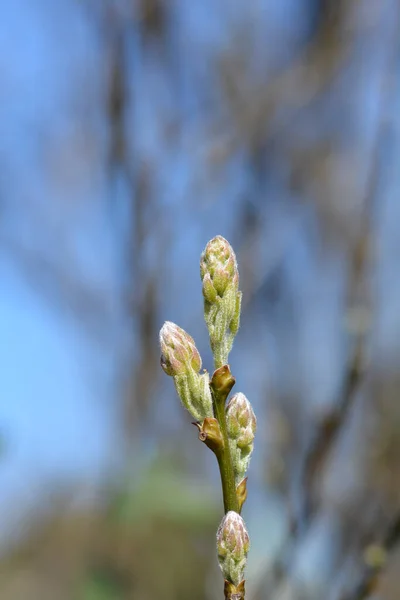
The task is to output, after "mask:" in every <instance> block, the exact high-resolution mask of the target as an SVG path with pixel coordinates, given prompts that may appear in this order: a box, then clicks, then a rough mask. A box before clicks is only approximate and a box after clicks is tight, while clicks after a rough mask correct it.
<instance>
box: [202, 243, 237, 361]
mask: <svg viewBox="0 0 400 600" xmlns="http://www.w3.org/2000/svg"><path fill="white" fill-rule="evenodd" d="M200 276H201V280H202V284H203V296H204V318H205V321H206V324H207V327H208V331H209V335H210V343H211V349H212V351H213V354H214V360H215V367H216V368H218V367H221V366H222V365H224V364H226V363H227V362H228V356H229V352H230V351H231V349H232V345H233V340H234V338H235V335H236V333H237V331H238V329H239V322H240V309H241V298H242V294H241V292H240V291H239V271H238V266H237V260H236V255H235V253H234V251H233V248H232V246H231V245H230V244H229V242H228V241H227V240H226V239H225V238H223V237H222V236H221V235H217V236H216V237H214V238H213V239H212V240H210V241H209V242H208V244H207V245H206V247H205V249H204V251H203V253H202V255H201V258H200Z"/></svg>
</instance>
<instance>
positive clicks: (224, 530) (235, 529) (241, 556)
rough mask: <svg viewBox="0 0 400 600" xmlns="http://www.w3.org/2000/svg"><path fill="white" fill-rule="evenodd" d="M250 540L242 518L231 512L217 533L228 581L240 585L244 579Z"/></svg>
mask: <svg viewBox="0 0 400 600" xmlns="http://www.w3.org/2000/svg"><path fill="white" fill-rule="evenodd" d="M249 548H250V538H249V534H248V532H247V529H246V525H245V522H244V520H243V519H242V517H241V516H240V515H239V514H238V513H236V512H234V511H229V512H228V513H227V514H226V515H225V516H224V518H223V519H222V521H221V524H220V526H219V527H218V531H217V554H218V562H219V566H220V569H221V571H222V573H223V575H224V578H225V579H226V580H227V581H230V582H231V583H233V584H234V585H236V586H237V585H239V583H241V581H243V579H244V571H245V568H246V561H247V554H248V552H249Z"/></svg>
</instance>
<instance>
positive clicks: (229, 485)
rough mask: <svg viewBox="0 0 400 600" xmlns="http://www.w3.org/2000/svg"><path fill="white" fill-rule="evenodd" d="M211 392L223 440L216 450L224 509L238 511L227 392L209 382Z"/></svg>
mask: <svg viewBox="0 0 400 600" xmlns="http://www.w3.org/2000/svg"><path fill="white" fill-rule="evenodd" d="M211 392H212V396H213V401H214V412H215V417H216V419H217V420H218V423H219V426H220V429H221V433H222V437H223V440H224V446H223V448H221V449H220V450H219V451H218V452H216V456H217V460H218V466H219V471H220V473H221V483H222V494H223V498H224V510H225V513H227V512H229V511H230V510H234V511H235V512H237V513H239V502H238V498H237V495H236V483H235V473H234V471H233V464H232V457H231V452H230V449H229V440H228V431H227V427H226V416H225V402H226V398H227V396H228V394H229V392H228V393H225V392H219V391H218V390H216V389H215V387H214V386H213V382H211Z"/></svg>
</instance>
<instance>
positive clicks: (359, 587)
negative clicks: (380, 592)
mask: <svg viewBox="0 0 400 600" xmlns="http://www.w3.org/2000/svg"><path fill="white" fill-rule="evenodd" d="M399 543H400V513H398V514H397V515H396V516H395V518H394V519H393V521H392V523H391V525H390V526H389V528H388V529H387V531H386V534H385V536H384V539H383V542H382V544H379V545H378V547H379V550H380V551H381V553H382V554H383V555H385V556H386V557H388V555H389V554H390V552H392V551H393V550H394V549H395V548H396V547H397V545H398V544H399ZM386 564H387V560H386V561H382V562H381V563H380V564H379V565H378V566H376V567H365V569H364V572H363V573H362V575H361V577H360V580H359V582H358V583H357V584H356V586H355V588H354V589H353V590H352V591H351V592H349V593H346V592H345V593H344V594H343V595H342V596H340V599H339V600H366V599H367V598H369V596H370V595H371V594H373V593H374V592H375V591H376V589H377V587H378V584H379V582H380V576H381V574H382V572H383V570H384V567H385V565H386Z"/></svg>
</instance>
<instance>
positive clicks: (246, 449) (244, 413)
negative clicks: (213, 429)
mask: <svg viewBox="0 0 400 600" xmlns="http://www.w3.org/2000/svg"><path fill="white" fill-rule="evenodd" d="M226 426H227V430H228V438H229V447H230V451H231V456H232V462H233V469H234V471H235V479H236V485H239V483H240V482H241V480H242V479H243V477H244V475H245V473H246V471H247V469H248V468H249V463H250V458H251V454H252V452H253V446H254V436H255V434H256V428H257V420H256V416H255V414H254V411H253V408H252V406H251V404H250V402H249V401H248V399H247V398H246V396H245V395H244V394H242V393H241V392H239V393H238V394H235V395H234V396H232V398H231V399H230V400H229V402H228V404H227V406H226Z"/></svg>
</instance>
